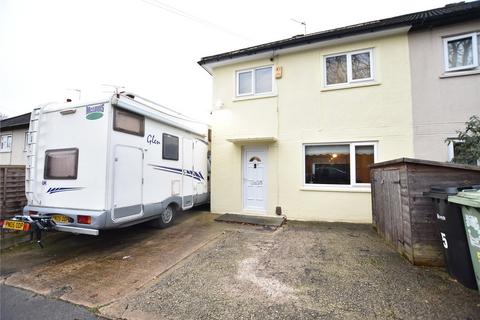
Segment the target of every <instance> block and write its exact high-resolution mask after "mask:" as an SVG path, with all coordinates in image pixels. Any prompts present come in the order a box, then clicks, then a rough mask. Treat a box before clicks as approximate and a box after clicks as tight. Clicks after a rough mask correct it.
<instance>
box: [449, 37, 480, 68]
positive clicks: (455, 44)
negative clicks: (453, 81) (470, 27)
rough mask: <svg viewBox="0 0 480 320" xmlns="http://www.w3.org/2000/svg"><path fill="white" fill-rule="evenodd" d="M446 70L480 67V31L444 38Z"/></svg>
mask: <svg viewBox="0 0 480 320" xmlns="http://www.w3.org/2000/svg"><path fill="white" fill-rule="evenodd" d="M443 51H444V57H445V71H447V72H449V71H461V70H470V69H476V68H478V62H479V61H478V60H479V55H480V33H469V34H464V35H460V36H455V37H449V38H444V39H443Z"/></svg>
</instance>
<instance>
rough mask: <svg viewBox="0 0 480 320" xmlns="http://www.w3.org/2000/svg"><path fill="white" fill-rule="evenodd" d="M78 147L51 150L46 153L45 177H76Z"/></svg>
mask: <svg viewBox="0 0 480 320" xmlns="http://www.w3.org/2000/svg"><path fill="white" fill-rule="evenodd" d="M77 163H78V149H69V150H51V151H47V152H46V153H45V174H44V176H45V179H76V178H77Z"/></svg>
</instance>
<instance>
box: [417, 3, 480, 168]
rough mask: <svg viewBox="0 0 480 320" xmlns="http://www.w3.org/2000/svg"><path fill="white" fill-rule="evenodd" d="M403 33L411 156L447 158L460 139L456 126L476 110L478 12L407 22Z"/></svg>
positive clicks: (479, 107) (479, 104)
mask: <svg viewBox="0 0 480 320" xmlns="http://www.w3.org/2000/svg"><path fill="white" fill-rule="evenodd" d="M478 4H479V3H478V1H477V2H476V3H471V5H472V6H474V5H476V6H477V7H478ZM472 13H474V12H473V11H472ZM408 39H409V48H410V70H411V77H412V106H413V134H414V140H413V141H414V151H415V156H416V157H418V158H422V159H429V160H437V161H451V160H452V158H453V156H454V155H455V152H456V149H455V147H456V145H458V144H459V143H462V142H461V141H457V140H455V139H454V138H455V137H456V136H457V134H456V131H457V130H463V129H465V122H466V121H467V120H468V119H469V117H471V116H472V115H480V13H478V11H477V12H476V15H474V16H472V19H464V20H463V21H461V22H457V23H453V24H447V25H438V26H436V25H433V26H432V27H431V28H428V29H423V28H420V29H418V30H416V29H415V28H412V29H411V31H410V33H409V37H408ZM445 140H452V142H451V143H449V144H447V143H445Z"/></svg>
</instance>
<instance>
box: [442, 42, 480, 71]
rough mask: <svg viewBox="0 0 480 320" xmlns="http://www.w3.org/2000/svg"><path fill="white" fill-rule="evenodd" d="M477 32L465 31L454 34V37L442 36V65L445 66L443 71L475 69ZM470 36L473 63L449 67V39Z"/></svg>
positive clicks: (476, 66)
mask: <svg viewBox="0 0 480 320" xmlns="http://www.w3.org/2000/svg"><path fill="white" fill-rule="evenodd" d="M477 36H478V33H477V32H472V33H466V34H462V35H459V36H454V37H446V38H443V59H444V60H443V61H444V66H445V71H446V72H450V71H459V70H469V69H475V68H478V46H477ZM468 37H471V38H472V50H473V63H472V64H470V65H467V66H459V67H453V68H450V67H449V64H448V43H449V42H450V41H455V40H458V39H463V38H468Z"/></svg>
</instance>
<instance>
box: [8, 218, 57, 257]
mask: <svg viewBox="0 0 480 320" xmlns="http://www.w3.org/2000/svg"><path fill="white" fill-rule="evenodd" d="M12 221H18V222H23V223H25V224H28V225H29V226H30V227H29V228H27V231H28V230H30V231H31V232H32V238H31V239H32V241H33V237H34V234H35V240H36V242H37V244H38V246H39V247H40V248H42V249H43V248H44V246H43V243H42V232H43V231H53V230H55V222H54V221H53V220H52V218H51V217H34V218H32V217H31V216H23V215H16V216H15V217H14V218H13V219H12Z"/></svg>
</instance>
